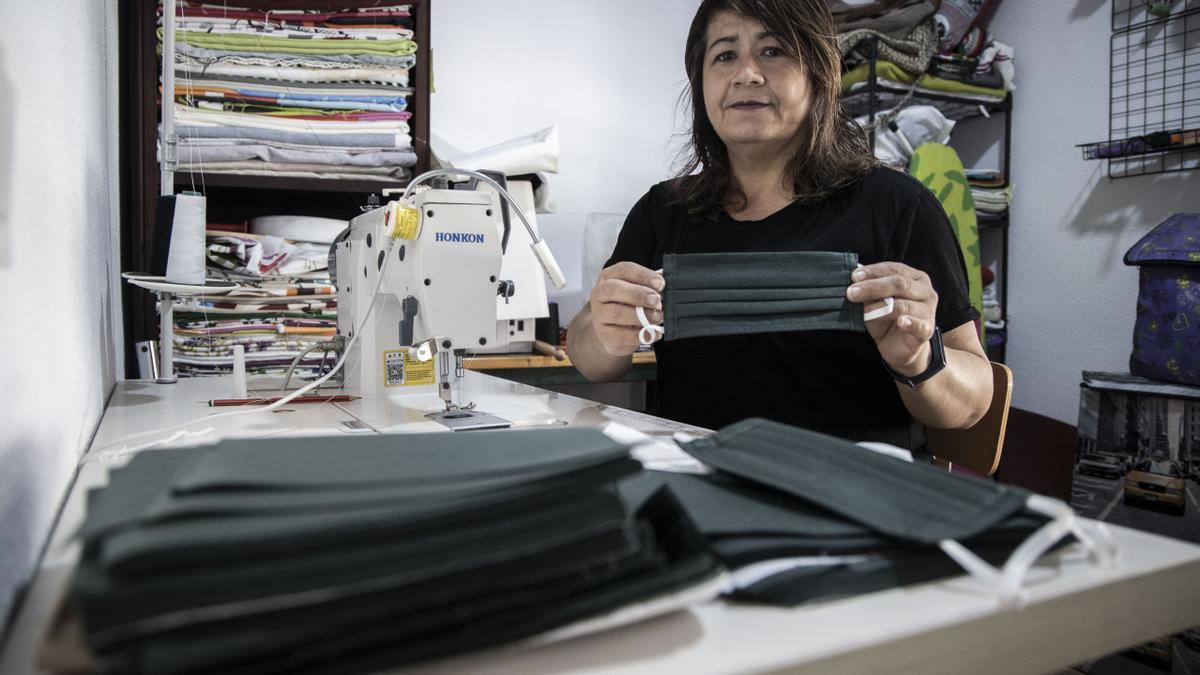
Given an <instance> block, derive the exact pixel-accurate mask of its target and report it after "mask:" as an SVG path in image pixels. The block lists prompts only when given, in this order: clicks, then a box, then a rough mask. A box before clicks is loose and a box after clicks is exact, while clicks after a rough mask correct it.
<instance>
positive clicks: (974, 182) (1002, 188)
mask: <svg viewBox="0 0 1200 675" xmlns="http://www.w3.org/2000/svg"><path fill="white" fill-rule="evenodd" d="M966 173H967V182H968V183H970V185H971V197H972V198H974V200H975V214H976V217H978V218H979V221H980V222H979V224H980V225H982V226H986V225H987V223H988V221H993V222H994V221H997V220H1002V219H1004V218H1006V217H1007V216H1008V207H1009V205H1010V204H1011V203H1012V195H1013V186H1012V184H1010V183H1009V182H1008V181H1007V180H1005V178H1004V176H1003V175H1002V174H1001V173H1000V172H999V171H997V170H996V169H968V170H967V172H966Z"/></svg>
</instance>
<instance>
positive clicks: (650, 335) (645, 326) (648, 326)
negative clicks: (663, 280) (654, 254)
mask: <svg viewBox="0 0 1200 675" xmlns="http://www.w3.org/2000/svg"><path fill="white" fill-rule="evenodd" d="M655 272H658V273H659V274H662V270H661V269H659V270H655ZM633 311H634V313H635V314H637V318H638V321H641V322H642V329H641V330H639V331H638V342H640V343H642V346H643V347H649V346H650V345H652V344H654V341H655V340H657V339H658V338H659V336H661V335H663V334H665V333H666V332H667V329H665V328H663V327H662V326H659V325H656V324H653V323H650V320H649V319H647V318H646V309H645V308H644V307H634V308H633Z"/></svg>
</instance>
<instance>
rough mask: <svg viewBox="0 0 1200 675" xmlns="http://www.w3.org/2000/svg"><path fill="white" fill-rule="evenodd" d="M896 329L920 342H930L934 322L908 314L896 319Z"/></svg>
mask: <svg viewBox="0 0 1200 675" xmlns="http://www.w3.org/2000/svg"><path fill="white" fill-rule="evenodd" d="M896 328H898V329H900V331H901V332H903V333H905V334H906V335H911V336H912V337H914V338H916V339H917V340H918V341H920V342H928V341H929V339H930V338H932V337H933V322H932V321H930V320H928V319H921V318H918V317H915V316H910V315H907V314H906V315H904V316H901V317H899V318H897V319H896Z"/></svg>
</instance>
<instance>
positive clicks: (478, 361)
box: [463, 351, 657, 370]
mask: <svg viewBox="0 0 1200 675" xmlns="http://www.w3.org/2000/svg"><path fill="white" fill-rule="evenodd" d="M655 363H657V361H656V360H655V358H654V352H652V351H651V352H637V353H635V354H634V355H633V365H635V366H637V365H642V364H655ZM463 365H464V366H466V367H467V368H470V369H471V370H505V369H512V368H574V367H575V365H574V364H573V363H571V359H570V358H566V359H563V360H562V361H559V360H558V359H555V358H554V357H553V356H545V355H543V354H481V355H479V356H468V357H467V358H465V359H463Z"/></svg>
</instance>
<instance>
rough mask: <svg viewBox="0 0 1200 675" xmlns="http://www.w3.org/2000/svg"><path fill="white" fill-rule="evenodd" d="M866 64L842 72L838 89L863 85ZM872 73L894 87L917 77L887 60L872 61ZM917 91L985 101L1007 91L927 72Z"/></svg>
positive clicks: (998, 98) (1000, 97)
mask: <svg viewBox="0 0 1200 675" xmlns="http://www.w3.org/2000/svg"><path fill="white" fill-rule="evenodd" d="M869 65H870V64H866V63H864V64H862V65H861V66H858V67H857V68H854V69H853V70H850V71H849V72H847V73H845V74H844V75H842V91H850V90H853V89H855V88H857V87H860V86H863V85H864V84H865V83H866V81H867V78H868V75H869ZM875 77H876V79H877V80H878V81H879V82H881V83H882V84H887V85H890V86H892V87H898V88H907V87H908V86H910V85H911V84H912V83H913V82H914V81H915V80H916V79H917V78H916V76H915V75H913V74H911V73H909V72H908V71H906V70H904V69H903V68H901V67H900V66H897V65H896V64H894V63H891V62H888V61H877V62H875ZM917 91H918V92H926V93H935V94H936V93H952V94H955V95H958V96H960V97H963V98H969V99H972V100H977V101H980V102H988V103H998V102H1000V101H1003V100H1004V97H1005V96H1006V95H1007V92H1005V91H1004V89H1002V88H1000V89H997V88H990V87H977V86H974V85H970V84H966V83H965V82H955V81H954V80H945V79H942V78H940V77H936V76H933V75H929V74H925V75H922V76H921V82H920V84H918V85H917Z"/></svg>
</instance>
